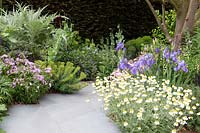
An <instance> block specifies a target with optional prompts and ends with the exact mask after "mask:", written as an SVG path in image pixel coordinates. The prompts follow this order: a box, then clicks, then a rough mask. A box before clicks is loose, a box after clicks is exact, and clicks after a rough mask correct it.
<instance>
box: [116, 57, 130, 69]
mask: <svg viewBox="0 0 200 133" xmlns="http://www.w3.org/2000/svg"><path fill="white" fill-rule="evenodd" d="M118 68H119V69H121V70H125V69H127V68H128V60H127V59H126V58H124V59H122V60H121V61H120V63H119V66H118Z"/></svg>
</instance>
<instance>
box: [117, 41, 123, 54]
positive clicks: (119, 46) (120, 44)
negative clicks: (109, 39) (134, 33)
mask: <svg viewBox="0 0 200 133" xmlns="http://www.w3.org/2000/svg"><path fill="white" fill-rule="evenodd" d="M123 48H124V43H123V42H119V43H118V44H117V47H116V48H115V50H116V51H117V52H118V51H119V50H120V49H123Z"/></svg>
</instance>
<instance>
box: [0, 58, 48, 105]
mask: <svg viewBox="0 0 200 133" xmlns="http://www.w3.org/2000/svg"><path fill="white" fill-rule="evenodd" d="M0 62H1V66H2V67H1V75H3V76H5V77H7V78H8V79H10V81H11V87H12V91H10V92H11V93H12V97H13V101H14V102H16V103H37V102H38V100H39V98H40V96H42V95H44V94H45V93H46V92H47V90H48V86H49V82H48V81H47V80H46V79H45V78H44V75H43V74H42V73H44V72H43V70H41V69H40V68H38V67H36V66H35V64H34V63H33V62H31V61H29V60H28V59H26V58H25V57H24V56H23V55H18V57H17V58H15V59H14V58H11V57H10V56H8V55H2V56H1V57H0ZM45 73H50V68H47V69H46V72H45Z"/></svg>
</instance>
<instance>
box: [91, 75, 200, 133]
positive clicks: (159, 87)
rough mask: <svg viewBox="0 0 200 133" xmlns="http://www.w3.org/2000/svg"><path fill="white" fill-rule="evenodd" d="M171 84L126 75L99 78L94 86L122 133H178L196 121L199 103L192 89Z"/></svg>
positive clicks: (141, 76) (165, 81)
mask: <svg viewBox="0 0 200 133" xmlns="http://www.w3.org/2000/svg"><path fill="white" fill-rule="evenodd" d="M169 83H170V82H169V81H168V80H164V79H163V80H162V81H161V82H158V81H157V80H156V77H154V76H151V77H147V76H145V75H138V76H131V75H130V74H129V73H127V72H122V73H121V74H120V76H110V77H108V78H104V79H100V78H97V80H96V83H95V84H94V85H95V87H96V92H97V94H99V96H100V97H102V98H103V100H104V109H105V110H107V112H108V114H109V115H110V116H111V118H112V119H113V120H114V121H115V122H116V123H117V124H118V125H119V126H120V128H121V130H122V132H134V133H135V132H136V133H147V132H152V133H153V132H161V133H171V132H172V133H175V132H178V131H179V130H181V128H182V127H183V126H186V125H187V123H188V121H189V120H191V119H193V117H192V116H193V114H194V113H195V112H196V109H197V106H199V104H198V103H196V98H195V97H194V96H193V94H192V90H190V89H186V88H182V87H177V86H171V85H170V84H169ZM198 115H200V114H199V113H198Z"/></svg>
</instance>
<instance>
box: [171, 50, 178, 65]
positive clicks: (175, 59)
mask: <svg viewBox="0 0 200 133" xmlns="http://www.w3.org/2000/svg"><path fill="white" fill-rule="evenodd" d="M177 55H178V53H177V52H175V51H174V52H171V54H170V58H171V59H172V61H174V62H175V63H177V62H178V60H177Z"/></svg>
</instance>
